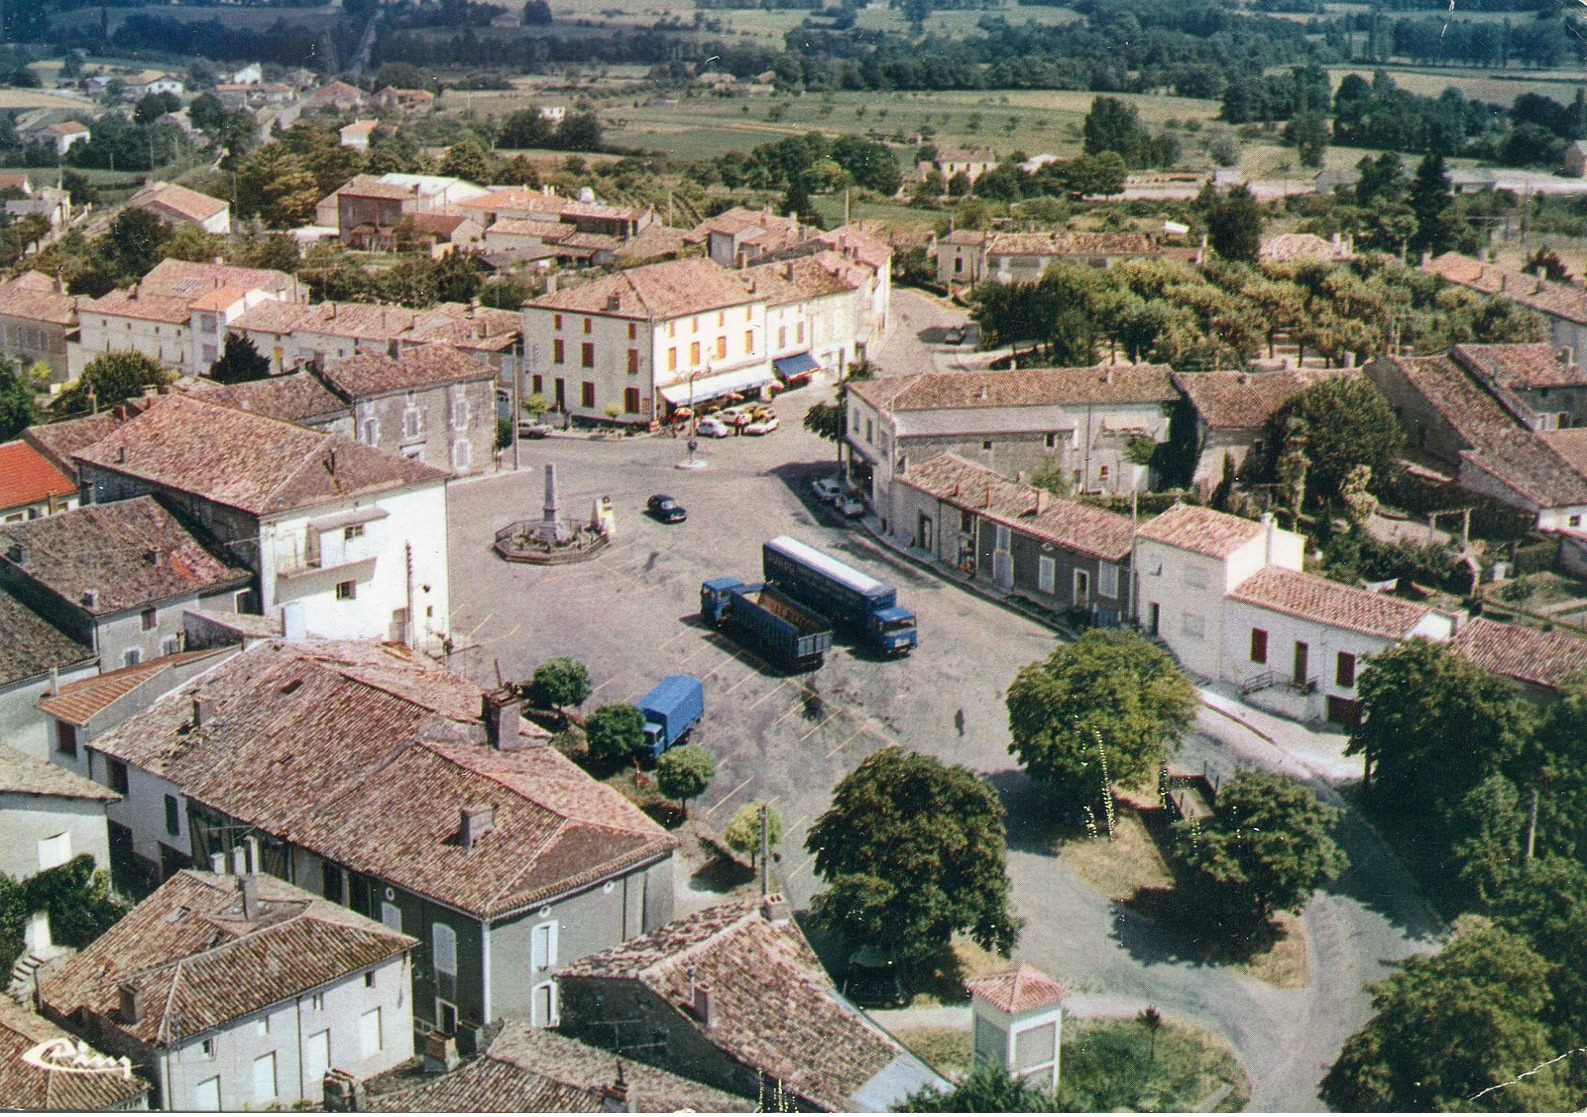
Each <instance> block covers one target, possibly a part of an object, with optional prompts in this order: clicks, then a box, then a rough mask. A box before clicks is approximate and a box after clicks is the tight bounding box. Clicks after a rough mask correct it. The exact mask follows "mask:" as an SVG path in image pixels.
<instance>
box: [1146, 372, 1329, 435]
mask: <svg viewBox="0 0 1587 1117" xmlns="http://www.w3.org/2000/svg"><path fill="white" fill-rule="evenodd" d="M1358 375H1359V374H1358V373H1356V372H1353V371H1347V370H1343V369H1341V370H1338V371H1337V372H1326V373H1324V372H1301V371H1298V370H1293V369H1279V370H1274V371H1272V372H1176V373H1174V383H1175V384H1177V385H1178V386H1179V389H1180V391H1182V392H1184V393H1185V397H1186V398H1187V399H1189V400H1190V405H1191V406H1192V407H1194V408H1195V409H1196V414H1198V415H1200V416H1201V419H1202V421H1203V422H1205V423H1206V424H1207V426H1208V427H1210V428H1212V429H1213V430H1259V429H1261V428H1262V427H1265V426H1266V425H1267V423H1268V421H1269V420H1270V419H1272V418H1273V416H1274V415H1276V414H1277V413H1278V410H1279V409H1280V408H1281V407H1283V406H1284V405H1285V404H1286V403H1288V402H1289V401H1290V399H1291V398H1292V397H1294V396H1295V395H1296V394H1297V393H1298V392H1301V391H1304V390H1305V389H1306V388H1309V387H1311V386H1312V385H1313V384H1316V383H1319V382H1320V381H1322V380H1325V379H1330V378H1333V377H1344V376H1349V377H1355V376H1358Z"/></svg>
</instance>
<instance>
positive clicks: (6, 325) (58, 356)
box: [0, 314, 69, 382]
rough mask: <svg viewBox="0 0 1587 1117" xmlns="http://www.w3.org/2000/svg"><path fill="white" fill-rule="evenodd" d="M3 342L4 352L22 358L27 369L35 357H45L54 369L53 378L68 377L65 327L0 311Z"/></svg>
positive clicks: (61, 378) (43, 359)
mask: <svg viewBox="0 0 1587 1117" xmlns="http://www.w3.org/2000/svg"><path fill="white" fill-rule="evenodd" d="M0 344H3V345H4V346H5V348H4V350H3V352H4V354H5V355H6V356H8V357H11V358H14V359H16V360H18V361H20V362H21V363H22V366H23V368H24V369H25V368H27V367H29V366H31V365H32V364H33V363H34V362H35V361H43V362H44V363H45V364H47V365H49V366H50V369H51V370H52V371H53V372H54V374H55V375H54V376H53V377H52V379H54V380H55V381H56V382H60V381H63V380H65V379H66V377H67V374H68V371H69V370H68V366H67V356H66V327H64V326H59V325H56V324H55V323H53V322H41V321H38V320H36V319H33V318H17V317H13V316H11V315H8V314H0Z"/></svg>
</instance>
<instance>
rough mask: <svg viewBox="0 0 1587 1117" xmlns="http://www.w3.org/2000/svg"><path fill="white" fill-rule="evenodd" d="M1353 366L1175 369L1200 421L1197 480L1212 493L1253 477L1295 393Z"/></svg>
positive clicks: (1197, 428) (1176, 383) (1194, 416)
mask: <svg viewBox="0 0 1587 1117" xmlns="http://www.w3.org/2000/svg"><path fill="white" fill-rule="evenodd" d="M1358 375H1359V373H1356V372H1354V371H1351V370H1339V371H1337V372H1335V371H1329V372H1313V371H1309V370H1301V369H1275V370H1270V371H1258V372H1217V371H1214V372H1176V373H1174V376H1173V379H1174V386H1175V387H1177V388H1178V389H1179V390H1180V392H1181V393H1182V394H1183V396H1184V398H1185V405H1186V406H1187V407H1188V409H1189V416H1190V417H1191V418H1192V419H1193V421H1194V423H1195V447H1196V468H1195V472H1194V473H1193V475H1192V481H1193V482H1194V484H1195V485H1196V486H1197V487H1198V488H1199V489H1200V490H1201V491H1202V492H1203V494H1207V493H1210V492H1211V491H1212V490H1213V489H1215V488H1217V487H1218V486H1219V485H1221V484H1224V483H1225V482H1240V481H1248V480H1251V479H1254V478H1255V477H1256V475H1257V473H1258V471H1259V470H1260V469H1261V468H1262V467H1263V463H1264V459H1265V455H1266V454H1267V452H1268V450H1269V449H1270V448H1269V446H1268V439H1269V438H1270V437H1271V435H1270V432H1269V430H1268V425H1269V424H1270V423H1271V422H1272V420H1273V416H1274V415H1276V414H1278V412H1279V411H1280V409H1282V408H1283V406H1284V405H1285V404H1287V403H1288V402H1289V401H1290V400H1291V399H1293V398H1294V397H1295V396H1296V395H1298V394H1299V393H1300V392H1302V391H1304V390H1305V389H1306V388H1309V387H1310V386H1311V385H1313V384H1316V383H1320V382H1321V381H1322V380H1324V379H1328V378H1331V377H1335V376H1348V377H1355V376H1358Z"/></svg>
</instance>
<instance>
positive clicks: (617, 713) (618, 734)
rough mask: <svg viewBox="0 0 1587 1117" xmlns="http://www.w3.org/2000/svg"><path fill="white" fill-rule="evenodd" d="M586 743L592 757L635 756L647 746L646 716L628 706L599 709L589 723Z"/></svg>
mask: <svg viewBox="0 0 1587 1117" xmlns="http://www.w3.org/2000/svg"><path fill="white" fill-rule="evenodd" d="M584 739H585V742H586V743H587V744H588V745H589V749H590V755H591V756H599V757H610V758H613V759H618V758H621V757H625V756H632V755H633V754H634V752H635V751H637V750H638V748H639V746H640V745H643V744H644V743H645V715H644V714H643V713H642V712H641V711H640V709H639V707H638V706H634V705H631V704H630V703H627V702H619V703H614V704H612V705H609V706H597V707H596V708H595V712H594V713H592V714H590V716H589V717H588V718H587V719H585V722H584Z"/></svg>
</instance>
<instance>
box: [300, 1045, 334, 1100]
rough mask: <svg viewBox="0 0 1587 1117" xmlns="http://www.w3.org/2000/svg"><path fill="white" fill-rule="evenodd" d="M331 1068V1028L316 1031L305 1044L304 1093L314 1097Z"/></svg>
mask: <svg viewBox="0 0 1587 1117" xmlns="http://www.w3.org/2000/svg"><path fill="white" fill-rule="evenodd" d="M330 1069H331V1030H330V1029H329V1028H326V1029H325V1030H324V1031H320V1032H315V1033H314V1034H313V1035H311V1036H310V1037H309V1038H308V1039H307V1040H306V1041H305V1042H304V1044H303V1088H304V1094H305V1095H306V1096H308V1097H313V1096H314V1093H315V1091H316V1090H318V1089H319V1088H320V1083H321V1082H322V1081H323V1080H324V1078H325V1072H326V1071H328V1070H330Z"/></svg>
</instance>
